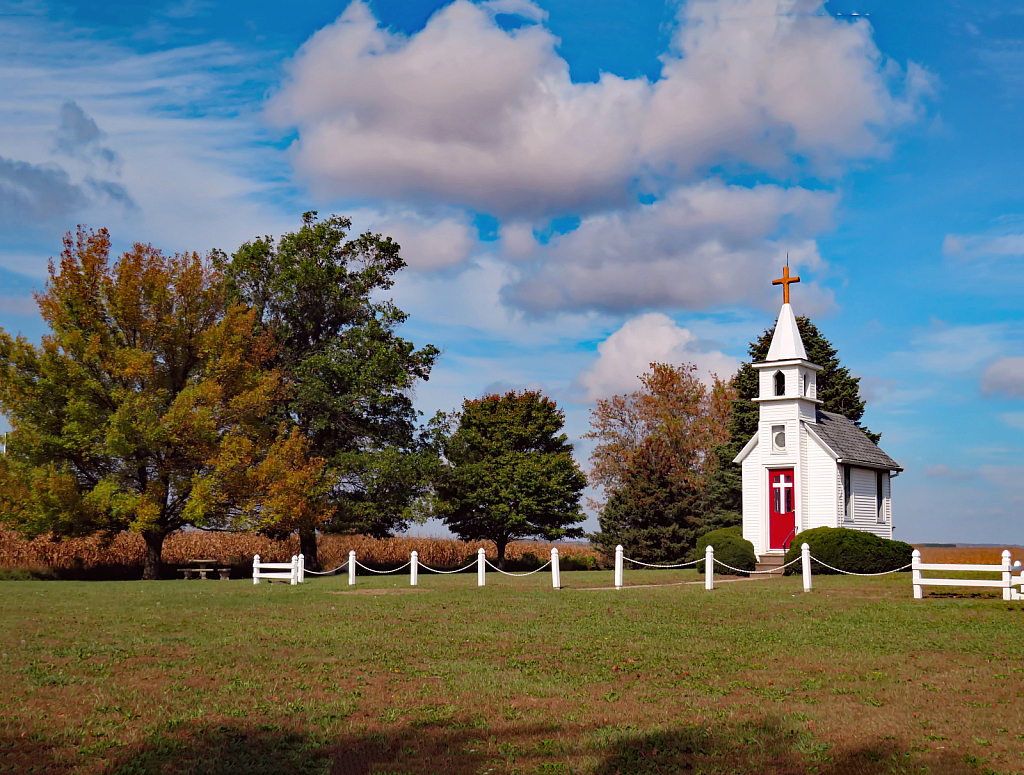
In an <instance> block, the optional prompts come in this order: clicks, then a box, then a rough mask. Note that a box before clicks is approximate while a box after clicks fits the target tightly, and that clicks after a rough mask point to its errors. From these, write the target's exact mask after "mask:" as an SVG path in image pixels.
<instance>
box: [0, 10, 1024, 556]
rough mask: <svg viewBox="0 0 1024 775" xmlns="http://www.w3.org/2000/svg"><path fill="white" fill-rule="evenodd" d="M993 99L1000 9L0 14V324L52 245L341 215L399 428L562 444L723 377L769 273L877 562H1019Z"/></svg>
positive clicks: (1017, 283) (1022, 48)
mask: <svg viewBox="0 0 1024 775" xmlns="http://www.w3.org/2000/svg"><path fill="white" fill-rule="evenodd" d="M1022 96H1024V9H1021V8H1020V6H1019V5H1017V4H1012V3H1003V4H1000V3H987V4H984V6H983V7H982V6H979V5H978V4H967V3H961V2H952V1H946V0H931V1H930V2H901V3H898V4H894V3H891V2H888V3H886V2H880V1H878V0H869V1H865V2H862V1H861V0H832V1H830V2H828V3H826V4H824V5H822V4H820V3H817V2H814V1H813V0H807V1H806V2H804V1H802V0H701V1H699V2H697V1H691V2H683V3H675V2H670V3H665V2H661V1H660V0H648V1H640V0H615V1H614V2H605V1H604V0H588V1H587V2H580V1H574V2H569V1H568V0H560V1H559V2H539V3H537V4H534V3H531V2H527V0H491V2H483V3H477V4H473V3H470V2H468V1H467V0H457V2H454V3H450V4H448V3H442V2H426V1H425V0H414V1H410V0H382V1H380V2H371V3H369V4H366V3H353V4H351V5H348V4H345V3H318V2H307V3H302V4H288V5H283V4H280V3H269V2H263V3H251V2H250V3H244V4H243V3H208V2H203V0H185V2H172V3H170V4H167V3H164V2H154V3H149V2H144V1H143V2H133V3H111V2H105V3H100V2H91V3H78V4H58V3H43V2H17V3H7V4H3V3H0V114H2V116H3V123H2V126H3V130H2V131H0V227H2V229H3V231H2V232H0V233H2V235H3V236H2V238H0V281H2V283H3V286H2V288H0V325H2V326H3V327H4V328H5V329H7V330H9V331H21V332H23V333H25V335H27V336H29V337H32V338H38V337H39V336H40V335H41V333H42V330H43V329H42V324H41V322H40V320H39V318H38V316H37V315H36V313H35V311H34V304H33V302H32V300H31V296H30V293H31V290H32V289H33V288H40V287H41V286H42V284H43V282H44V277H45V271H46V262H47V259H48V258H49V257H50V256H53V255H55V254H57V253H58V252H59V249H60V238H61V235H62V234H63V233H64V232H65V231H67V230H68V229H71V228H73V227H74V225H75V224H77V223H87V224H89V225H90V226H94V227H98V226H107V227H108V228H109V229H110V230H111V231H112V233H113V236H114V238H115V241H116V243H117V244H118V246H120V247H125V246H127V245H128V244H130V243H131V242H132V241H135V240H141V241H148V242H153V243H154V244H155V245H157V246H159V247H162V248H164V249H165V250H170V251H173V250H185V249H190V250H192V249H194V250H200V251H205V250H208V249H210V248H214V247H217V248H222V249H225V250H228V251H230V250H233V249H234V248H235V247H237V246H238V244H239V243H240V242H241V241H243V240H245V239H248V238H251V237H253V236H255V235H259V234H280V233H282V232H283V231H286V230H292V229H294V228H296V227H297V226H298V224H299V218H300V214H301V213H302V212H303V211H304V210H307V209H318V210H320V211H321V212H322V213H328V212H337V213H343V214H348V215H350V216H351V217H352V218H353V220H354V222H355V224H356V226H357V228H360V229H362V228H373V229H374V230H377V231H381V232H384V233H388V234H392V235H394V236H395V237H396V238H397V239H398V240H399V241H400V242H401V243H402V245H403V247H404V254H405V255H406V258H407V261H408V262H409V265H410V267H409V269H408V270H407V271H406V272H405V273H404V276H403V277H402V278H401V279H400V281H399V282H398V284H397V285H396V287H395V289H394V294H393V296H394V298H395V300H396V302H397V303H398V304H399V305H400V306H401V307H402V308H403V309H405V310H407V311H408V312H410V313H411V316H412V317H411V320H410V323H409V324H408V326H407V329H406V331H405V333H406V335H408V336H409V337H410V338H412V339H413V340H414V341H415V342H417V343H418V344H423V343H426V342H432V343H434V344H437V345H438V346H440V347H442V348H443V349H444V356H443V357H442V359H441V361H440V363H439V365H438V367H437V369H436V370H435V372H434V375H433V377H432V378H431V380H430V381H429V383H427V384H425V385H423V386H421V387H420V388H419V390H418V392H417V403H418V405H419V407H420V408H421V409H422V410H423V411H424V412H425V413H427V414H431V413H433V412H434V411H435V410H437V409H450V408H452V407H454V406H457V405H458V404H459V403H460V401H461V399H462V397H463V396H476V395H480V394H481V393H483V392H484V391H485V390H493V389H501V388H513V387H515V388H522V387H539V388H542V389H544V390H545V391H546V392H547V393H549V394H550V395H552V396H553V397H555V398H556V399H557V400H558V401H559V402H560V404H562V405H563V406H564V408H565V409H566V413H567V427H568V431H569V433H570V434H571V435H572V436H573V437H574V438H575V437H578V436H579V435H580V434H581V433H583V432H585V431H586V428H587V423H588V412H589V408H590V406H592V402H593V401H594V400H595V399H596V398H597V397H601V396H607V395H610V394H612V393H615V392H623V391H626V390H630V389H632V387H633V386H634V385H635V381H634V380H635V376H636V374H637V373H638V371H640V370H642V369H643V368H644V366H645V364H646V363H647V362H649V361H652V360H659V361H660V360H668V361H674V362H679V361H690V362H693V363H696V364H697V365H698V366H699V367H700V368H701V369H702V370H703V371H704V372H709V371H715V372H718V373H720V374H725V373H727V372H728V371H729V370H730V369H732V368H734V367H735V366H736V364H737V363H738V362H739V361H740V359H742V358H743V357H744V354H745V349H746V343H747V342H748V341H750V340H751V339H752V338H754V337H755V336H756V335H757V334H758V333H760V332H761V331H762V330H763V329H764V328H765V327H767V326H769V325H770V324H771V322H772V320H773V318H774V315H775V313H776V312H777V309H778V305H779V302H780V299H779V298H778V296H779V293H778V291H777V289H772V288H771V286H770V285H769V282H768V281H769V280H770V279H771V278H772V277H775V276H777V274H778V272H779V269H780V267H781V264H782V263H783V262H784V260H785V255H786V253H788V254H789V255H790V258H791V261H792V263H793V265H794V266H795V268H796V271H797V272H798V273H799V274H800V275H801V277H802V278H803V282H802V283H801V284H800V285H799V286H796V287H795V288H794V291H793V303H794V307H795V308H796V310H797V312H798V313H805V314H809V315H811V316H812V318H813V319H814V320H815V321H816V322H817V323H818V325H819V327H820V328H821V330H822V331H823V332H824V333H825V335H826V336H828V337H829V338H830V339H831V340H832V342H833V343H834V344H835V345H836V346H837V347H838V349H839V352H840V356H841V357H842V359H843V362H844V363H845V364H846V365H848V366H849V367H850V368H851V369H852V370H853V371H854V372H855V373H856V374H857V375H859V376H861V377H862V379H863V383H862V384H863V387H864V394H865V396H866V397H867V399H868V412H867V415H866V417H865V421H866V423H867V424H868V426H869V427H871V428H872V429H873V430H876V431H881V432H882V433H883V441H882V446H883V447H884V448H885V450H886V451H887V452H889V453H890V454H891V455H892V456H893V457H895V458H896V459H897V460H899V461H900V462H901V463H902V464H903V465H904V466H905V468H906V472H905V473H904V474H903V475H902V476H901V477H900V478H899V479H898V480H897V482H896V486H895V487H894V499H895V500H894V506H895V516H896V534H897V537H900V538H903V539H905V540H913V541H965V542H966V541H979V542H1004V541H1005V542H1017V543H1024V519H1022V518H1021V516H1022V514H1024V459H1022V453H1024V440H1022V434H1024V353H1022V347H1021V344H1022V341H1024V321H1022V319H1021V315H1020V313H1019V310H1020V302H1019V299H1020V298H1021V293H1022V291H1024V201H1022V200H1024V189H1021V187H1020V184H1019V180H1020V178H1021V173H1022V171H1024V158H1022V148H1021V143H1020V140H1019V127H1020V126H1021V118H1022V116H1021V115H1020V114H1021V112H1022V109H1021V107H1020V106H1021V105H1022V104H1024V100H1022V99H1021V98H1022ZM578 451H579V457H580V460H581V462H585V459H586V456H587V453H588V447H587V446H586V445H585V444H580V445H579V446H578ZM587 527H588V528H590V529H593V528H595V527H596V522H595V520H593V518H591V519H590V520H589V521H588V524H587Z"/></svg>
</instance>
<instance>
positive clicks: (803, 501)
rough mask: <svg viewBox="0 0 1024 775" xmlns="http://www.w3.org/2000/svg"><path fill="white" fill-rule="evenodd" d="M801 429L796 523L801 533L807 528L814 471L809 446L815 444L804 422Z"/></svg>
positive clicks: (800, 426)
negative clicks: (798, 511)
mask: <svg viewBox="0 0 1024 775" xmlns="http://www.w3.org/2000/svg"><path fill="white" fill-rule="evenodd" d="M798 427H799V430H800V472H799V476H798V477H797V482H798V486H799V487H800V514H799V517H800V518H799V519H798V520H797V523H796V530H797V532H798V533H799V532H800V531H801V530H806V529H807V514H808V509H809V506H810V503H809V497H808V493H809V492H810V489H811V487H810V485H811V478H812V476H811V475H812V472H811V469H810V466H809V465H808V449H807V448H808V447H809V446H811V445H812V444H814V441H813V440H812V439H811V434H809V433H808V432H807V431H806V430H805V429H804V426H803V425H802V424H800V425H799V426H798Z"/></svg>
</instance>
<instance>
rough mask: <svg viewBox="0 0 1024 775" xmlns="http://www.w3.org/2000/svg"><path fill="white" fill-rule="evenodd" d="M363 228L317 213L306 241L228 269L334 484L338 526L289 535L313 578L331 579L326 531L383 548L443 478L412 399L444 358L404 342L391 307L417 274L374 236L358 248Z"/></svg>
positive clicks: (240, 256)
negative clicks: (400, 277)
mask: <svg viewBox="0 0 1024 775" xmlns="http://www.w3.org/2000/svg"><path fill="white" fill-rule="evenodd" d="M351 225H352V224H351V221H350V220H349V219H347V218H342V217H338V216H332V217H330V218H327V219H325V220H322V221H321V220H318V219H317V217H316V213H315V212H308V213H306V214H304V215H303V219H302V227H301V228H300V229H299V230H298V231H296V232H294V233H289V234H285V235H284V236H282V237H281V238H280V239H279V240H277V241H276V242H275V241H274V240H273V239H272V238H270V237H264V238H262V239H257V240H254V241H252V242H247V243H245V244H244V245H242V246H241V247H240V248H239V249H238V250H237V251H236V252H235V254H234V255H233V256H232V257H231V260H230V262H228V264H227V268H226V271H227V275H228V277H229V279H230V281H231V283H232V286H233V288H234V291H235V294H236V296H237V298H238V299H239V300H241V301H242V302H244V303H245V304H247V305H249V306H251V307H253V308H254V309H255V310H256V314H257V318H258V320H259V321H260V322H261V324H262V325H263V326H265V327H266V329H267V330H269V331H270V332H271V333H272V334H273V336H274V338H275V340H276V341H277V342H278V343H279V350H278V355H277V358H276V360H275V366H276V367H277V368H279V369H280V370H281V371H282V372H283V373H284V374H285V375H286V376H287V378H288V379H289V381H290V383H291V385H292V387H293V393H292V397H291V400H290V401H289V402H287V404H285V405H284V406H283V408H282V419H284V420H286V421H287V422H289V423H294V424H295V425H296V426H297V428H298V429H299V432H300V433H301V434H302V435H303V436H304V437H305V439H306V444H307V446H308V450H309V454H311V455H313V456H315V457H317V458H322V459H323V460H325V461H327V464H328V466H329V468H330V470H331V471H332V472H333V473H332V475H333V477H334V481H333V485H332V486H331V487H330V489H329V491H328V492H327V495H326V498H327V502H328V504H329V506H330V511H331V514H330V518H329V519H327V520H325V521H321V520H314V521H310V522H308V523H306V524H296V523H295V522H294V521H293V522H289V523H288V524H289V526H292V527H295V528H296V529H297V530H298V533H299V537H300V543H301V547H302V552H303V553H304V554H305V556H306V561H307V564H308V565H309V566H310V567H311V568H317V567H319V566H318V563H317V551H316V548H317V547H316V530H317V528H320V529H322V530H327V531H333V532H365V533H370V534H372V535H376V536H384V535H388V534H390V533H392V532H394V531H395V530H400V529H403V528H404V527H405V526H406V525H407V524H408V520H409V519H410V518H412V517H413V516H414V507H415V505H416V503H417V502H418V501H419V499H420V498H422V497H423V496H424V494H425V492H426V483H427V482H428V480H429V479H430V476H431V473H430V472H431V471H432V470H433V469H434V468H435V467H436V454H435V453H434V452H433V450H432V448H431V447H430V445H429V444H427V443H425V439H424V438H423V437H421V434H420V433H419V432H418V429H417V412H416V411H415V409H414V408H413V404H412V390H413V388H414V386H415V385H416V383H417V381H419V380H426V379H427V378H428V377H429V375H430V370H431V367H432V366H433V364H434V361H435V360H436V358H437V356H438V355H439V350H438V349H437V348H436V347H433V346H432V345H427V346H425V347H423V348H421V349H416V348H415V347H414V345H413V344H412V343H411V342H409V341H406V340H405V339H403V338H401V337H400V336H398V334H397V333H396V329H397V328H398V327H399V326H400V325H401V324H402V323H404V322H405V320H406V319H407V315H406V314H405V313H403V312H402V311H401V310H400V309H398V308H397V307H396V306H395V305H394V304H393V303H391V301H389V300H387V299H382V298H380V294H381V292H382V291H386V290H388V289H389V288H391V287H392V285H393V283H394V277H395V275H396V274H397V273H398V272H399V271H400V270H401V269H402V268H403V267H405V262H404V261H403V260H402V257H401V255H400V252H399V245H398V244H397V243H395V242H393V241H392V240H391V239H390V238H382V237H381V236H380V235H379V234H371V233H366V234H362V235H360V236H358V237H356V238H354V239H350V238H349V236H348V232H349V229H350V228H351ZM267 527H268V528H270V529H271V530H274V529H275V528H278V527H279V525H277V524H271V525H268V526H267Z"/></svg>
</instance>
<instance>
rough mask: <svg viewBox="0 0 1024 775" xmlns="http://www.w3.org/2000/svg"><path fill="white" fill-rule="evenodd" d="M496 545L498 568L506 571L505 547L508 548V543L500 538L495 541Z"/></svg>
mask: <svg viewBox="0 0 1024 775" xmlns="http://www.w3.org/2000/svg"><path fill="white" fill-rule="evenodd" d="M494 545H495V546H496V547H497V549H498V567H499V568H501V569H502V570H505V547H506V546H508V541H506V540H505V539H504V538H499V539H497V540H495V542H494Z"/></svg>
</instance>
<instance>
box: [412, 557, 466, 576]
mask: <svg viewBox="0 0 1024 775" xmlns="http://www.w3.org/2000/svg"><path fill="white" fill-rule="evenodd" d="M418 565H419V567H420V568H421V569H422V570H428V571H430V572H431V573H462V571H464V570H469V569H470V568H472V567H473V566H474V565H476V560H473V562H471V563H470V564H469V565H467V566H466V567H465V568H458V569H456V570H438V569H437V568H431V567H430V566H429V565H424V564H423V563H418Z"/></svg>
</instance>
